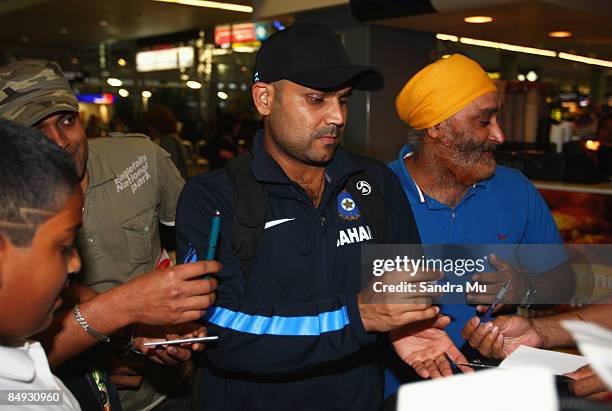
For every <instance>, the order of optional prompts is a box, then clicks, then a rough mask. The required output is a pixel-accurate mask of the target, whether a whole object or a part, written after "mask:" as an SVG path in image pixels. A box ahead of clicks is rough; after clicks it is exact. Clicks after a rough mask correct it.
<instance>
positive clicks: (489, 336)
mask: <svg viewBox="0 0 612 411" xmlns="http://www.w3.org/2000/svg"><path fill="white" fill-rule="evenodd" d="M461 337H462V338H464V339H465V340H467V341H468V343H469V344H470V345H471V346H472V347H474V348H475V349H477V350H478V352H480V354H482V355H484V356H485V357H489V358H496V359H499V360H501V359H504V358H506V357H507V356H508V355H510V354H511V353H512V352H513V351H514V350H516V349H517V348H518V347H519V346H521V345H526V346H528V347H535V348H542V346H543V341H542V336H541V335H540V334H539V333H538V330H537V329H536V328H535V327H534V326H533V324H532V323H531V321H529V319H528V318H525V317H521V316H519V315H502V316H499V317H497V318H496V319H494V320H493V321H490V322H487V323H480V319H479V318H478V317H473V318H472V319H471V320H470V321H468V323H467V324H466V325H465V327H463V330H462V331H461Z"/></svg>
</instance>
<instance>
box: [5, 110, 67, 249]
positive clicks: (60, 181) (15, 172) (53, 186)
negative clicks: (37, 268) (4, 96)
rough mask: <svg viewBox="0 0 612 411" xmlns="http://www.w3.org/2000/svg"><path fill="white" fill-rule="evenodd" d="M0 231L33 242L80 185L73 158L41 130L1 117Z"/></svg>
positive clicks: (13, 238) (23, 244)
mask: <svg viewBox="0 0 612 411" xmlns="http://www.w3.org/2000/svg"><path fill="white" fill-rule="evenodd" d="M0 153H2V154H1V155H0V235H4V236H6V237H8V239H9V240H10V241H11V242H12V243H13V244H14V245H15V246H18V247H27V246H29V245H30V243H31V241H32V238H33V237H34V233H35V232H36V229H37V227H38V225H39V224H41V223H42V222H44V221H45V220H46V219H47V218H49V217H50V216H52V215H53V214H55V213H56V212H57V211H59V210H60V208H61V207H62V206H63V204H64V201H65V200H66V197H68V195H70V194H71V193H73V192H74V190H75V189H76V188H77V187H78V185H79V177H78V175H77V173H76V168H75V165H74V161H72V159H71V158H70V156H69V155H68V153H66V152H65V151H64V150H63V149H62V148H61V147H59V146H58V145H57V144H55V143H54V142H53V141H51V140H50V139H48V138H47V137H46V136H45V135H44V134H43V133H42V132H40V131H38V130H36V129H33V128H30V127H26V126H22V125H20V124H17V123H14V122H11V121H8V120H0Z"/></svg>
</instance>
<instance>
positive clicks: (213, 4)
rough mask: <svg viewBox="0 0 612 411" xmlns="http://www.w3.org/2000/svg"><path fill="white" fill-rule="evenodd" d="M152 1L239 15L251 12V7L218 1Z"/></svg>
mask: <svg viewBox="0 0 612 411" xmlns="http://www.w3.org/2000/svg"><path fill="white" fill-rule="evenodd" d="M153 1H160V2H162V3H175V4H182V5H185V6H195V7H207V8H209V9H221V10H230V11H238V12H241V13H252V12H253V7H251V6H244V5H242V4H233V3H220V2H218V1H205V0H153Z"/></svg>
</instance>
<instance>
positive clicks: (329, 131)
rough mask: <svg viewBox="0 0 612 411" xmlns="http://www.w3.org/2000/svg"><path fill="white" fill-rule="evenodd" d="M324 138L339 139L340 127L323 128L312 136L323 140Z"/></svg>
mask: <svg viewBox="0 0 612 411" xmlns="http://www.w3.org/2000/svg"><path fill="white" fill-rule="evenodd" d="M323 136H331V137H337V136H338V126H334V125H331V126H328V127H323V128H320V129H318V130H315V131H314V132H313V133H312V135H311V137H312V138H321V137H323Z"/></svg>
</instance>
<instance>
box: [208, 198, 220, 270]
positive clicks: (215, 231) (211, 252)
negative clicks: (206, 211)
mask: <svg viewBox="0 0 612 411" xmlns="http://www.w3.org/2000/svg"><path fill="white" fill-rule="evenodd" d="M220 226H221V213H220V212H219V210H215V214H214V215H213V217H212V221H211V225H210V237H209V238H208V250H207V251H206V259H207V260H212V259H214V258H215V251H216V250H217V241H219V227H220Z"/></svg>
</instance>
